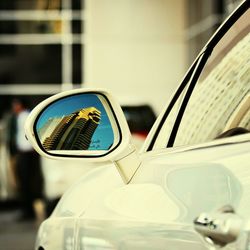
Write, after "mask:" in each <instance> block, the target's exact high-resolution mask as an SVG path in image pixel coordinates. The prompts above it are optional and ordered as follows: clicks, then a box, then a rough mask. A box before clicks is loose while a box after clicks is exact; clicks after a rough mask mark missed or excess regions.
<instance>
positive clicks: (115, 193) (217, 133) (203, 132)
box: [35, 0, 250, 250]
mask: <svg viewBox="0 0 250 250" xmlns="http://www.w3.org/2000/svg"><path fill="white" fill-rule="evenodd" d="M249 5H250V1H248V0H247V1H243V3H242V5H241V6H240V7H239V8H238V9H237V10H236V11H235V12H234V13H233V14H232V15H231V17H229V19H228V20H227V21H226V22H225V23H224V25H223V26H221V28H220V29H219V31H218V32H217V33H216V34H215V35H214V37H213V38H212V39H211V40H210V42H209V43H208V44H207V45H206V46H205V47H204V49H203V51H202V52H201V53H200V54H199V56H198V57H197V59H196V61H195V62H194V64H193V65H192V66H191V68H190V70H189V72H188V73H187V74H186V76H185V77H184V80H183V82H182V83H181V85H180V87H179V88H178V89H177V92H176V94H175V95H174V96H173V99H172V100H170V102H169V104H168V105H167V107H166V110H164V111H163V112H162V114H161V115H160V116H159V118H158V119H157V121H156V123H155V125H154V126H153V128H152V130H151V132H150V134H149V136H148V138H147V140H146V142H145V144H144V146H143V148H142V150H141V153H140V155H139V159H137V161H136V164H137V163H138V162H140V164H138V165H136V164H135V165H136V167H133V159H129V161H128V162H127V167H128V169H129V170H131V171H130V173H129V174H128V175H126V176H125V178H124V176H123V179H122V178H121V175H123V172H120V173H119V172H118V171H117V169H116V168H115V165H117V164H112V163H107V162H106V163H105V164H103V166H102V167H98V168H96V169H95V170H93V171H91V172H89V173H88V174H87V175H85V176H83V177H82V178H81V179H80V180H79V181H78V182H77V183H75V184H74V185H73V186H71V188H70V189H69V190H68V191H67V192H66V193H65V194H64V196H63V197H62V199H61V200H60V202H59V204H58V205H57V207H56V209H55V210H54V212H53V214H52V215H51V216H50V217H49V218H48V219H47V220H46V221H44V222H43V223H42V225H41V226H40V229H39V232H38V237H37V241H36V247H35V249H39V250H43V249H46V250H56V249H67V250H69V249H72V250H73V249H74V250H76V249H77V250H80V249H140V250H142V249H154V250H158V249H211V245H209V244H208V243H206V242H205V241H204V240H203V239H202V238H201V237H200V236H199V235H198V233H196V232H195V231H194V229H193V220H194V218H195V217H197V216H198V214H200V213H201V212H203V211H207V212H209V211H214V210H217V209H220V208H221V207H222V206H225V205H231V206H232V207H234V208H235V210H236V211H237V213H238V214H239V215H240V216H242V218H244V219H249V207H250V151H249V148H250V133H249V129H250V104H249V103H250V102H249V93H250V78H249V77H250V73H249V72H250V71H249V70H250V62H249V58H250V54H249V53H250V33H249V31H250V23H249V20H250V18H249ZM235 22H236V23H235ZM231 26H232V27H231ZM229 27H231V28H230V29H229ZM228 29H229V31H228ZM211 53H212V54H211ZM210 54H211V56H210V58H209V60H208V57H209V55H210ZM204 65H205V66H204ZM198 79H199V80H198ZM116 111H117V112H118V110H116ZM122 122H123V121H122ZM235 128H236V130H235ZM239 128H240V129H239ZM242 128H243V130H242ZM230 129H233V130H230ZM228 130H230V131H229V132H230V133H232V135H233V136H228V134H227V133H228V132H227V131H228ZM225 132H226V134H225ZM126 133H127V132H126V129H125V130H124V133H123V136H126V135H127V136H129V134H128V133H127V134H126ZM230 133H229V134H230ZM126 140H128V139H127V138H126ZM124 145H125V144H123V146H124ZM123 150H125V149H124V148H123ZM121 152H122V149H120V151H119V153H121ZM112 154H114V155H115V153H114V151H113V152H112ZM105 157H106V158H105V159H106V160H107V159H108V158H107V157H108V156H105ZM114 157H115V156H114ZM123 159H126V156H125V155H124V158H123ZM99 162H100V159H99ZM138 166H139V167H138ZM123 170H124V169H123ZM124 171H125V170H124ZM212 247H213V249H214V246H212ZM244 247H247V246H246V245H244V246H243V245H242V243H241V238H239V240H238V241H236V242H234V243H232V244H230V245H228V246H226V247H225V249H235V248H237V249H245V248H244ZM246 249H247V248H246Z"/></svg>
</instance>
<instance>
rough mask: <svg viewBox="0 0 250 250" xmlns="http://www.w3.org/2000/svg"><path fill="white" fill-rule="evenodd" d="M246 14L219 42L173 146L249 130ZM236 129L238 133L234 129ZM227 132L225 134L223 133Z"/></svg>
mask: <svg viewBox="0 0 250 250" xmlns="http://www.w3.org/2000/svg"><path fill="white" fill-rule="evenodd" d="M249 18H250V15H249V11H248V12H246V13H245V14H244V16H242V17H241V18H240V19H239V20H238V21H237V22H236V23H235V24H234V26H233V27H232V28H231V29H230V30H229V31H228V33H227V34H226V35H225V36H224V37H223V38H222V39H221V41H220V42H219V43H218V44H217V45H216V47H215V48H214V51H213V53H212V55H211V56H210V58H209V60H208V62H207V63H206V65H205V67H204V70H203V71H202V73H201V75H200V78H199V81H198V83H197V84H196V86H195V89H194V91H193V93H192V96H191V98H190V100H189V103H188V106H187V108H186V110H185V113H184V116H183V119H182V121H181V124H180V128H179V130H178V133H177V137H176V140H175V143H174V145H175V146H179V145H186V144H196V143H202V142H206V141H210V140H213V139H215V138H217V137H221V135H222V134H224V133H225V132H226V131H228V130H230V131H232V132H230V133H229V135H234V134H238V129H239V128H243V130H242V133H244V132H248V130H250V124H249V123H250V112H249V109H250V101H249V94H250V92H249V91H250V84H249V83H250V62H249V58H250V34H249V31H250V24H249ZM235 131H236V132H235ZM224 135H225V134H224Z"/></svg>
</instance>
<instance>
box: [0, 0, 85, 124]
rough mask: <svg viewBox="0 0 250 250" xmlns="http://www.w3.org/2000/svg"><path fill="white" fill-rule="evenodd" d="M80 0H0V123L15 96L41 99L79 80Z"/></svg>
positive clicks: (82, 78)
mask: <svg viewBox="0 0 250 250" xmlns="http://www.w3.org/2000/svg"><path fill="white" fill-rule="evenodd" d="M83 22H84V1H83V0H11V1H9V0H1V1H0V55H1V56H0V106H1V111H0V119H1V117H2V116H3V113H4V112H6V111H7V110H8V109H9V108H10V102H11V99H12V98H13V97H24V96H25V98H26V99H28V101H29V102H30V104H31V108H32V107H33V106H34V105H36V104H37V103H38V102H40V101H41V100H42V99H44V98H46V97H48V96H49V95H52V94H54V93H57V92H59V91H61V90H62V89H70V88H72V87H73V86H74V85H79V84H81V83H82V82H83V80H84V77H83V72H82V63H83V60H82V52H83V47H84V46H83V44H84V42H83V33H84V32H83Z"/></svg>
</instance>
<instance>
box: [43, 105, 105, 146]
mask: <svg viewBox="0 0 250 250" xmlns="http://www.w3.org/2000/svg"><path fill="white" fill-rule="evenodd" d="M100 119H101V112H100V111H99V110H98V109H96V108H95V107H88V108H84V109H81V110H78V111H76V112H73V113H72V114H70V115H67V116H64V117H62V118H60V119H59V118H58V117H55V118H50V119H49V120H48V122H47V123H46V124H44V126H43V127H42V128H41V129H40V131H42V130H45V128H47V129H46V131H43V135H41V138H45V139H44V141H43V143H42V144H43V147H44V149H45V150H86V149H88V148H89V145H90V143H91V138H92V136H93V134H94V132H95V130H96V128H97V126H98V125H99V123H100ZM55 120H57V122H58V124H57V125H56V126H55V125H54V124H55ZM52 124H53V126H54V128H53V129H51V125H52ZM51 130H52V131H51ZM48 131H51V133H50V135H48ZM45 133H46V134H47V135H48V136H47V137H45V136H44V134H45Z"/></svg>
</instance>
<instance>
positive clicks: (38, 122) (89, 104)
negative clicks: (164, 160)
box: [25, 89, 140, 183]
mask: <svg viewBox="0 0 250 250" xmlns="http://www.w3.org/2000/svg"><path fill="white" fill-rule="evenodd" d="M25 133H26V137H27V139H28V140H29V141H30V143H31V144H32V146H33V147H34V149H35V150H36V151H37V152H38V153H39V154H40V155H42V156H45V157H48V158H52V159H62V158H71V159H81V160H82V161H85V162H91V163H94V162H103V163H104V162H108V161H112V162H114V163H115V165H116V167H117V169H118V171H119V173H120V174H121V176H122V178H123V180H124V182H125V183H128V182H129V181H130V180H131V178H132V177H133V175H134V174H135V171H136V170H137V168H138V167H139V165H140V161H139V159H138V156H137V152H136V148H135V146H134V145H133V144H132V143H131V133H130V130H129V127H128V124H127V121H126V118H125V116H124V113H123V111H122V109H121V107H120V105H119V104H118V102H117V101H116V100H115V99H114V98H113V97H112V96H111V95H110V94H109V93H108V92H106V91H104V90H96V89H75V90H69V91H65V92H62V93H59V94H56V95H54V96H52V97H49V98H47V99H46V100H44V101H43V102H41V103H40V104H39V105H37V106H36V107H35V108H34V109H33V110H32V112H31V113H30V115H29V117H28V118H27V120H26V123H25Z"/></svg>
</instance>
